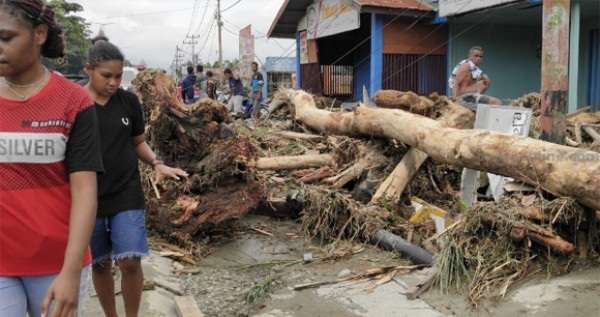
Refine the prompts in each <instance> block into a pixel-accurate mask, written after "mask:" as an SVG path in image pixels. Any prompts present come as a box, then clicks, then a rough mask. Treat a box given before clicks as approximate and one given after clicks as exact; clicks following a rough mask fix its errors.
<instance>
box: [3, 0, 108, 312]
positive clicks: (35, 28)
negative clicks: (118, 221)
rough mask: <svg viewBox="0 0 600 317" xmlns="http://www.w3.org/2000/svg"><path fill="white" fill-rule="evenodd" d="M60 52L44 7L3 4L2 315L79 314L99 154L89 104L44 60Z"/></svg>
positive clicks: (29, 1)
mask: <svg viewBox="0 0 600 317" xmlns="http://www.w3.org/2000/svg"><path fill="white" fill-rule="evenodd" d="M63 55H64V43H63V39H62V30H61V28H60V27H59V26H58V25H57V24H56V21H55V19H54V13H53V11H52V9H51V8H50V7H47V6H46V5H45V3H44V2H43V1H41V0H19V1H17V0H0V175H1V177H0V219H1V221H0V315H1V316H2V317H24V316H25V315H26V314H27V313H28V314H29V316H31V317H39V316H52V317H63V316H64V317H72V316H75V315H76V314H77V305H78V301H79V297H80V295H81V294H82V293H83V291H84V287H82V285H85V282H87V275H85V272H89V269H88V268H87V267H88V266H89V264H90V262H91V257H90V253H89V250H88V245H89V241H90V236H91V233H92V228H93V226H94V220H95V214H96V204H97V198H96V197H97V190H96V187H97V180H96V174H97V172H98V171H101V170H102V168H103V167H102V157H101V152H100V144H99V136H98V123H97V117H96V113H95V109H94V108H93V107H92V104H93V102H92V100H91V99H90V97H89V96H88V94H87V93H86V91H85V90H84V89H83V88H81V87H79V86H77V85H75V84H74V83H71V82H70V81H68V80H66V79H65V78H63V77H62V76H60V75H58V74H56V73H54V72H51V71H49V70H48V69H46V68H45V67H44V65H43V64H42V56H43V57H46V58H58V57H62V56H63ZM84 268H85V269H84ZM82 272H84V274H82ZM49 307H50V308H51V309H49Z"/></svg>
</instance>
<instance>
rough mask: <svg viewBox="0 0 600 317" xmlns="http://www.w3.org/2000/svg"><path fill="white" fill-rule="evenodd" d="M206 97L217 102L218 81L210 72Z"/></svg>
mask: <svg viewBox="0 0 600 317" xmlns="http://www.w3.org/2000/svg"><path fill="white" fill-rule="evenodd" d="M206 96H208V98H210V99H212V100H217V81H216V80H215V78H214V77H213V73H212V72H211V71H210V70H209V71H207V72H206Z"/></svg>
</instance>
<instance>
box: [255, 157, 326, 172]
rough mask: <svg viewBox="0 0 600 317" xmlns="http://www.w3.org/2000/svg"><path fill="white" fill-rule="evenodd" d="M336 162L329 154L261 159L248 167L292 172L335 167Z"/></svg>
mask: <svg viewBox="0 0 600 317" xmlns="http://www.w3.org/2000/svg"><path fill="white" fill-rule="evenodd" d="M335 164H336V160H335V157H334V156H333V155H330V154H316V155H300V156H278V157H262V158H259V159H257V160H256V161H255V162H250V163H249V166H250V167H254V168H256V169H257V170H294V169H302V168H311V167H322V166H335Z"/></svg>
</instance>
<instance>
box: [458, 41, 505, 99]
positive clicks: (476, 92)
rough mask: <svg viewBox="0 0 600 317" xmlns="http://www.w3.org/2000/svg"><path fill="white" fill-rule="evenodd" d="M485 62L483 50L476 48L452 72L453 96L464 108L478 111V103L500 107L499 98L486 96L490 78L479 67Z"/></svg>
mask: <svg viewBox="0 0 600 317" xmlns="http://www.w3.org/2000/svg"><path fill="white" fill-rule="evenodd" d="M482 62H483V49H482V48H481V47H479V46H474V47H472V48H471V49H470V50H469V57H468V58H467V59H465V60H463V61H461V62H460V63H458V65H457V66H456V67H455V68H454V70H453V71H452V76H451V77H450V79H449V81H448V84H449V86H450V88H451V89H452V95H453V96H454V97H455V98H457V100H458V102H459V103H460V104H462V105H463V106H466V107H468V108H471V109H473V110H476V107H477V104H478V103H483V104H490V105H500V104H501V101H500V100H499V99H498V98H495V97H491V96H488V95H484V93H485V92H486V91H487V90H488V88H490V85H491V81H490V78H489V77H488V76H487V75H486V74H484V73H483V71H482V70H481V68H479V66H480V65H481V63H482Z"/></svg>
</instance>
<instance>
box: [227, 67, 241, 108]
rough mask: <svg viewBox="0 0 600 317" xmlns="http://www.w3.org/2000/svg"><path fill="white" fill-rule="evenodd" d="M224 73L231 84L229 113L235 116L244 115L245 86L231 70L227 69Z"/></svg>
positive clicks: (228, 104)
mask: <svg viewBox="0 0 600 317" xmlns="http://www.w3.org/2000/svg"><path fill="white" fill-rule="evenodd" d="M223 73H224V74H225V79H226V80H227V82H228V83H229V90H230V94H231V97H230V98H229V102H228V103H227V107H228V108H229V111H231V112H233V113H235V114H242V113H243V112H244V84H243V83H242V80H241V79H239V78H238V77H237V76H234V75H233V72H232V71H231V69H229V68H226V69H225V71H224V72H223Z"/></svg>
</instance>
